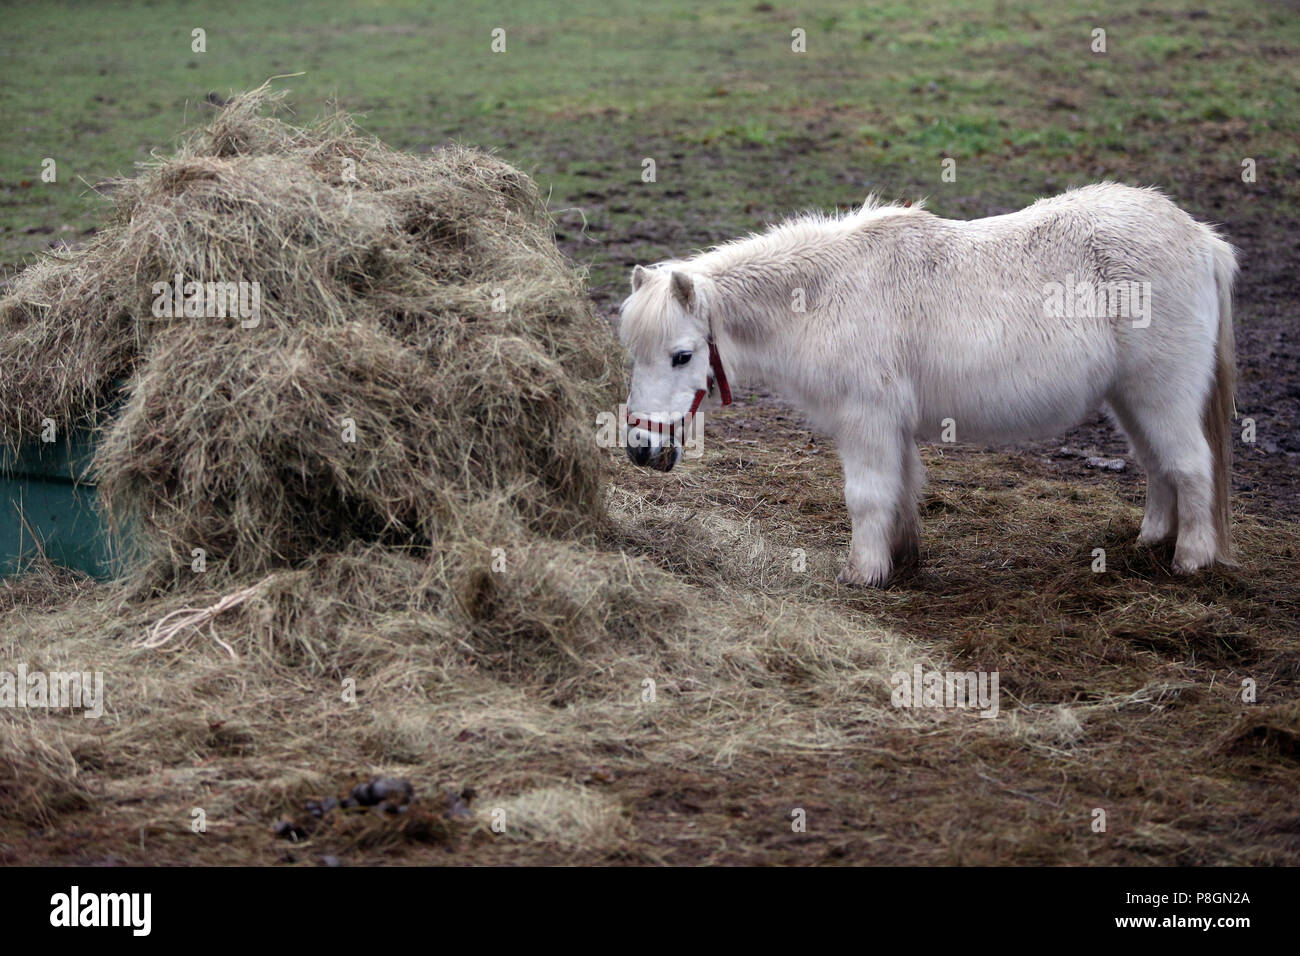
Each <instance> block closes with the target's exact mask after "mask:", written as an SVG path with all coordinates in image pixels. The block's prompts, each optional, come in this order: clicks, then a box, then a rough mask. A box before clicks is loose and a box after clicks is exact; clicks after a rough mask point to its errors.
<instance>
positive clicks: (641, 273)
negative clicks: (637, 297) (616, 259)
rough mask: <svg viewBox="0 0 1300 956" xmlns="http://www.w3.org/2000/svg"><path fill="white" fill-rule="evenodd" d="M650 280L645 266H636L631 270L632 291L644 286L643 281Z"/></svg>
mask: <svg viewBox="0 0 1300 956" xmlns="http://www.w3.org/2000/svg"><path fill="white" fill-rule="evenodd" d="M648 278H650V270H649V269H647V268H646V267H645V266H637V267H635V268H634V269H633V270H632V291H633V292H635V291H636V290H637V289H639V288H641V286H642V285H644V284H645V280H646V279H648Z"/></svg>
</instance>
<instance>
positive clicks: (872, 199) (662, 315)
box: [619, 193, 925, 354]
mask: <svg viewBox="0 0 1300 956" xmlns="http://www.w3.org/2000/svg"><path fill="white" fill-rule="evenodd" d="M924 209H925V200H923V199H922V200H920V201H917V202H910V203H906V204H902V203H885V202H882V201H881V200H880V198H879V197H878V196H877V195H875V194H874V193H873V194H871V195H869V196H867V198H866V200H865V201H864V202H863V203H862V205H861V206H859V207H857V208H856V209H851V210H848V211H846V212H834V213H826V212H822V211H819V210H812V211H809V212H805V213H802V214H800V215H797V216H793V217H791V218H789V219H786V220H784V221H782V222H779V223H774V224H773V225H770V226H768V228H767V229H765V230H764V231H762V232H754V233H750V234H749V235H747V236H744V237H742V238H740V239H733V240H730V241H729V242H723V243H719V244H718V245H716V246H713V247H711V248H710V249H708V250H706V251H703V252H697V253H696V254H695V255H693V256H691V257H690V258H689V259H670V260H666V261H664V262H659V263H656V264H655V265H654V266H651V267H650V269H651V272H652V273H654V275H653V276H652V277H651V278H649V279H647V280H646V282H645V284H644V285H643V286H642V287H641V288H640V289H638V290H637V292H636V293H634V294H633V295H632V296H630V297H629V298H628V299H627V300H626V301H625V302H624V303H623V310H622V319H621V321H620V325H619V335H620V336H621V338H622V340H623V343H624V344H625V345H626V346H627V347H628V348H629V349H630V350H631V351H633V352H634V353H639V354H651V353H653V352H655V351H661V350H664V349H667V348H668V347H669V346H670V344H671V342H670V340H671V339H672V338H673V336H674V335H675V334H676V332H677V328H676V326H675V324H674V321H673V317H674V315H675V314H676V310H675V309H674V304H673V300H672V290H671V284H670V283H669V282H668V281H666V279H667V276H668V274H669V273H671V272H672V271H673V270H674V269H678V270H680V271H683V272H688V273H691V274H692V275H705V276H709V277H710V278H715V279H716V278H720V277H722V276H725V275H727V274H729V273H736V272H740V271H744V272H752V273H755V274H758V275H761V274H763V273H765V272H770V271H775V270H777V269H780V268H782V267H783V266H786V265H788V264H789V263H790V262H791V261H793V260H795V259H797V258H799V257H801V256H805V257H806V256H808V255H810V254H812V253H814V252H815V251H816V250H817V249H818V248H819V247H820V246H822V245H823V244H825V243H827V242H834V241H835V240H838V239H840V238H841V237H843V236H844V235H846V234H847V233H850V232H853V231H855V230H858V229H861V228H863V227H864V226H867V225H869V224H870V223H872V222H875V221H876V220H879V219H884V218H886V217H891V216H899V215H907V214H912V213H917V212H921V211H922V210H924ZM699 291H700V292H701V293H702V294H703V290H699ZM634 300H635V306H634V307H632V308H629V303H632V302H633V301H634ZM706 308H707V303H706Z"/></svg>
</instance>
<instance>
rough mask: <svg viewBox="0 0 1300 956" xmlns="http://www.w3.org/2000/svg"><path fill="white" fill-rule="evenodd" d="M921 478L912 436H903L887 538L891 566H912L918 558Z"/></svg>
mask: <svg viewBox="0 0 1300 956" xmlns="http://www.w3.org/2000/svg"><path fill="white" fill-rule="evenodd" d="M924 482H925V465H924V464H922V462H921V453H920V451H919V450H918V449H917V447H916V440H915V439H913V438H912V436H910V435H904V436H903V473H902V482H901V486H900V488H899V493H898V504H897V506H896V507H895V509H894V531H893V535H892V536H891V538H890V542H889V549H890V557H891V558H892V560H893V563H894V568H895V570H898V569H901V568H910V567H915V566H916V565H917V564H919V563H920V561H921V516H920V513H919V512H918V510H917V502H918V500H919V499H920V497H921V486H922V485H923V484H924Z"/></svg>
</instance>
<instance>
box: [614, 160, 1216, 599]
mask: <svg viewBox="0 0 1300 956" xmlns="http://www.w3.org/2000/svg"><path fill="white" fill-rule="evenodd" d="M1236 269H1237V264H1236V257H1235V254H1234V252H1233V249H1232V247H1231V246H1230V245H1229V244H1228V243H1226V242H1225V241H1223V239H1221V238H1220V237H1219V236H1218V235H1217V234H1216V233H1215V232H1214V230H1213V229H1211V228H1210V227H1208V226H1205V225H1202V224H1200V223H1198V222H1196V221H1195V220H1193V219H1192V218H1191V217H1190V216H1188V215H1187V214H1186V213H1185V212H1183V211H1182V210H1181V209H1179V208H1178V207H1177V206H1175V205H1174V204H1173V203H1172V202H1170V201H1169V200H1168V199H1166V198H1165V197H1164V196H1163V195H1162V194H1161V193H1159V192H1158V191H1156V190H1154V189H1135V188H1132V187H1128V186H1121V185H1117V184H1113V183H1104V184H1099V185H1093V186H1086V187H1083V188H1080V189H1074V190H1071V191H1069V192H1067V193H1065V194H1063V195H1061V196H1057V197H1054V198H1051V199H1041V200H1039V201H1038V202H1036V203H1034V204H1033V205H1032V206H1030V207H1028V208H1027V209H1022V210H1020V211H1019V212H1015V213H1011V214H1009V215H1005V216H993V217H990V218H987V219H976V220H973V221H970V222H961V221H955V220H949V219H940V218H938V217H937V216H934V215H932V214H931V213H928V212H925V211H924V210H923V209H922V208H921V207H920V206H919V205H918V206H906V207H905V206H885V205H880V204H878V203H876V202H875V200H874V199H868V200H867V202H866V204H865V205H863V207H862V208H861V209H859V210H857V211H856V212H853V213H850V214H847V215H844V216H839V217H826V216H821V215H816V214H813V215H806V216H802V217H800V218H797V219H794V220H791V221H789V222H786V223H784V224H781V225H779V226H775V227H773V228H771V229H769V230H768V231H767V232H765V233H763V234H761V235H756V236H751V237H749V238H747V239H740V240H736V241H734V242H729V243H726V244H724V245H721V246H718V247H716V248H714V249H712V250H710V251H708V252H705V253H701V254H699V255H697V256H694V257H693V258H690V259H684V260H677V261H669V262H664V263H660V264H659V265H658V266H656V267H653V268H651V269H646V268H643V267H641V266H637V267H636V268H635V269H634V270H633V273H632V295H631V296H630V297H629V298H628V299H627V301H626V302H625V303H624V304H623V309H622V321H621V329H620V332H621V337H622V340H623V342H624V344H625V345H626V346H627V348H628V350H629V352H630V353H631V355H632V358H633V361H634V367H633V374H632V386H631V394H630V395H629V396H628V408H629V409H630V413H629V416H628V424H629V430H628V440H627V444H628V454H629V456H630V457H631V458H632V460H633V461H634V462H636V463H637V464H641V465H648V466H651V467H655V468H659V469H660V470H663V471H667V470H668V469H670V468H672V467H673V465H674V464H676V462H677V460H678V458H679V457H680V455H681V449H680V447H678V446H677V444H676V442H675V440H674V439H675V436H676V432H677V429H678V428H679V427H680V426H681V425H682V424H684V423H685V421H686V420H687V419H688V417H689V416H690V415H693V414H694V413H695V412H696V411H697V410H698V409H699V407H700V406H701V404H702V403H703V402H704V400H705V399H706V398H707V397H708V396H710V395H712V394H713V393H714V392H715V391H717V390H718V389H719V388H720V389H721V391H722V396H721V397H722V399H723V400H724V402H725V401H728V400H729V399H730V395H729V392H728V390H727V380H728V377H730V378H733V379H737V380H739V379H754V380H759V381H762V382H764V383H766V384H768V385H770V386H771V387H773V388H774V389H776V390H777V391H778V392H779V393H781V394H783V395H784V396H786V397H787V398H789V399H790V400H792V401H794V402H796V403H797V404H798V405H799V406H800V407H801V408H802V409H803V411H804V412H805V413H806V414H807V415H808V417H809V419H810V420H811V422H812V424H813V425H814V426H815V427H816V428H818V429H820V430H822V431H825V432H828V433H829V434H831V435H833V436H834V437H835V439H836V441H837V443H838V445H839V451H840V457H841V459H842V461H843V466H844V479H845V498H846V500H847V503H848V510H849V513H850V516H851V517H852V521H853V539H852V544H851V547H850V553H849V559H848V563H847V565H846V566H845V568H844V571H843V572H842V573H841V574H840V581H841V582H843V583H847V584H865V585H881V584H883V583H884V582H885V581H886V580H887V579H888V577H889V575H890V573H891V571H892V570H893V569H894V568H895V567H896V566H899V565H901V564H904V563H910V562H912V561H914V560H915V559H916V557H917V555H918V545H919V538H918V530H917V524H918V515H917V499H918V497H919V494H920V489H921V484H922V482H923V479H924V474H923V469H922V465H921V461H920V457H919V455H918V454H917V449H916V441H917V439H927V440H934V439H936V438H940V437H942V438H943V439H945V440H948V441H952V440H958V441H982V442H991V441H1008V440H1015V439H1022V438H1034V437H1048V436H1051V435H1053V434H1055V433H1059V432H1061V431H1063V430H1065V429H1068V428H1071V427H1072V426H1074V425H1076V424H1078V423H1079V422H1080V421H1081V420H1083V418H1084V417H1085V416H1086V415H1088V414H1089V412H1091V411H1092V410H1093V409H1095V408H1096V407H1097V406H1099V405H1101V404H1103V403H1104V404H1105V405H1106V406H1107V407H1108V408H1109V410H1110V412H1111V413H1112V415H1113V416H1114V418H1115V419H1116V420H1117V421H1118V423H1119V425H1120V426H1121V427H1122V428H1123V429H1124V431H1125V432H1126V433H1127V435H1128V438H1129V441H1130V442H1131V444H1132V446H1133V451H1134V454H1135V456H1136V457H1137V459H1138V460H1139V461H1140V463H1141V464H1142V466H1143V468H1144V469H1145V470H1146V473H1147V501H1146V513H1145V516H1144V517H1143V519H1142V530H1141V534H1140V536H1139V538H1138V541H1139V543H1142V544H1150V543H1154V542H1158V541H1162V540H1165V539H1167V538H1170V537H1174V536H1176V539H1177V543H1176V546H1175V551H1174V570H1175V571H1177V572H1179V573H1184V574H1187V573H1191V572H1193V571H1196V570H1197V569H1199V568H1203V567H1205V566H1207V565H1209V564H1211V563H1212V562H1214V561H1215V560H1216V559H1217V560H1219V561H1223V562H1231V542H1230V539H1229V523H1228V518H1229V515H1228V495H1229V493H1230V490H1231V455H1232V439H1231V427H1232V424H1231V418H1232V415H1233V407H1232V395H1233V383H1234V378H1235V372H1236V366H1235V360H1234V355H1233V332H1232V284H1233V280H1234V277H1235V274H1236Z"/></svg>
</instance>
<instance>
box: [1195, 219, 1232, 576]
mask: <svg viewBox="0 0 1300 956" xmlns="http://www.w3.org/2000/svg"><path fill="white" fill-rule="evenodd" d="M1211 255H1212V257H1213V259H1214V283H1215V285H1216V286H1217V287H1218V293H1219V342H1218V347H1217V348H1216V350H1215V362H1214V382H1213V385H1212V386H1211V388H1210V394H1209V397H1208V398H1207V399H1206V401H1205V414H1204V418H1203V420H1202V427H1203V428H1204V429H1205V438H1206V440H1207V441H1208V442H1209V443H1210V453H1211V454H1212V455H1213V480H1214V535H1215V541H1216V543H1217V548H1218V553H1217V555H1216V557H1217V558H1218V560H1219V561H1220V562H1222V563H1224V564H1235V563H1236V559H1235V557H1234V555H1233V548H1232V525H1231V522H1232V503H1231V496H1232V443H1233V433H1234V428H1235V426H1234V425H1233V422H1232V420H1233V418H1234V417H1236V406H1235V403H1234V399H1233V393H1234V390H1235V388H1236V384H1237V355H1236V345H1235V337H1234V335H1233V331H1232V284H1233V281H1234V279H1235V278H1236V275H1237V256H1236V253H1235V252H1234V251H1233V248H1232V246H1230V245H1229V244H1228V243H1226V242H1224V241H1223V240H1222V239H1220V238H1219V237H1218V236H1213V237H1212V239H1211Z"/></svg>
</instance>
